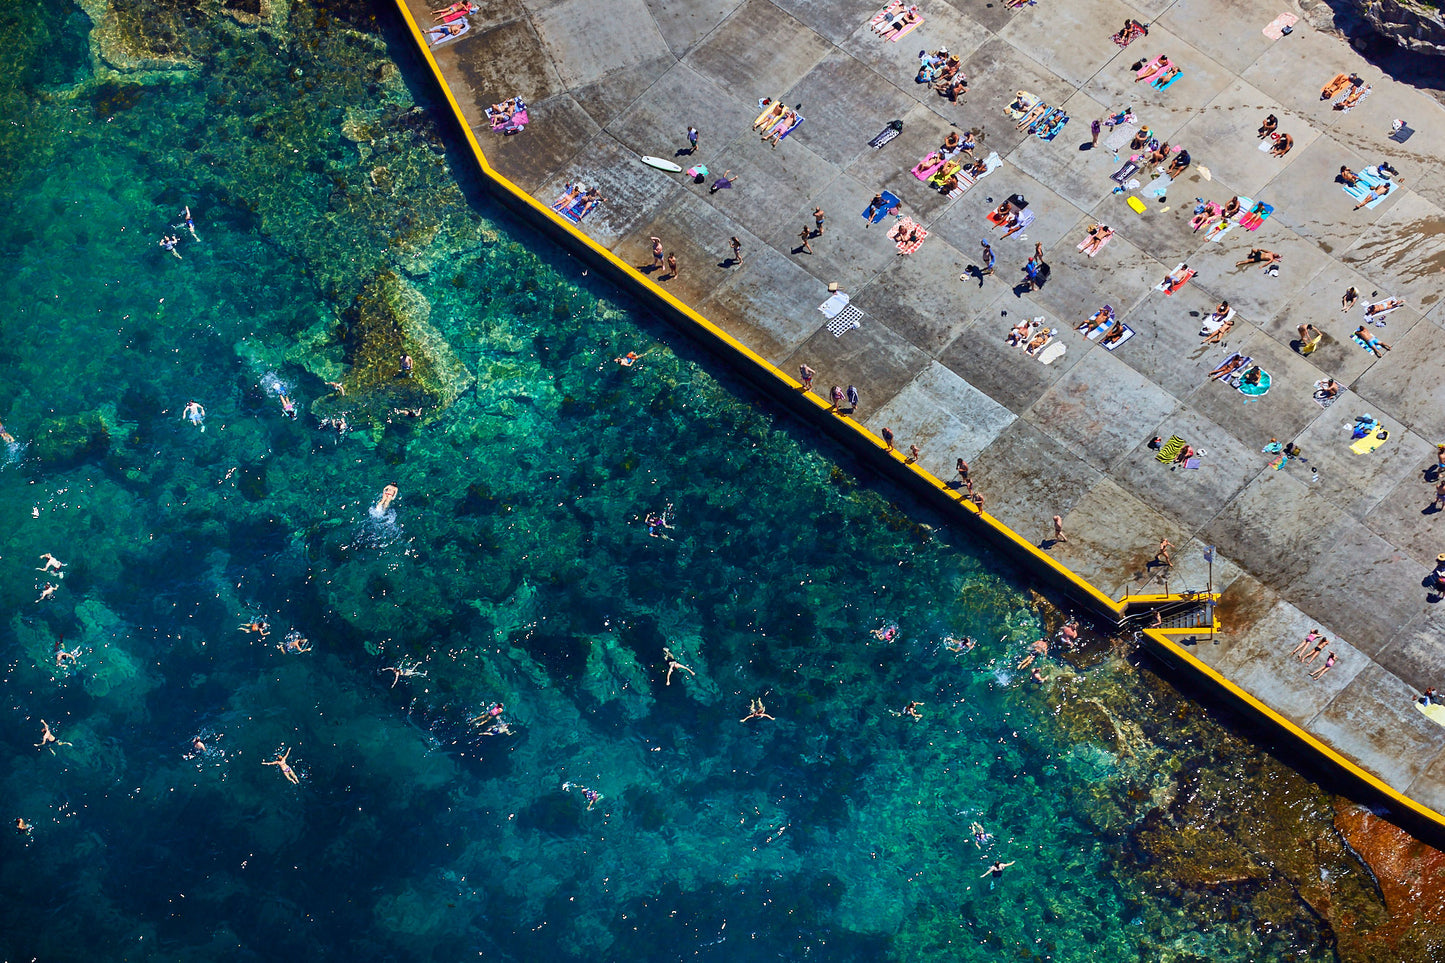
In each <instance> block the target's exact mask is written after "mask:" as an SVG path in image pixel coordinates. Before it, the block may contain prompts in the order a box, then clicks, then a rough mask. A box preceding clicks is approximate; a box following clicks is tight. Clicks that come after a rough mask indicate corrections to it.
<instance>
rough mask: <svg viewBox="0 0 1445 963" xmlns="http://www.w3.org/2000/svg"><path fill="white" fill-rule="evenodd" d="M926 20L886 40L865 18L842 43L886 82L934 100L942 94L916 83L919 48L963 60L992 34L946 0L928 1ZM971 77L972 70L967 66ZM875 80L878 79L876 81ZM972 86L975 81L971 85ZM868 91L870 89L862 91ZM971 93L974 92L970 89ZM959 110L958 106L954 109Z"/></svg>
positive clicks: (923, 99)
mask: <svg viewBox="0 0 1445 963" xmlns="http://www.w3.org/2000/svg"><path fill="white" fill-rule="evenodd" d="M921 9H922V11H923V23H921V24H919V25H918V27H917V28H915V29H914V30H913V31H912V32H911V33H909V34H907V35H906V36H904V37H903V38H902V39H901V40H898V41H896V42H895V41H892V40H884V39H883V38H882V37H880V36H878V34H876V33H874V32H873V28H871V27H869V26H868V24H867V22H866V19H864V20H861V21H859V24H858V26H857V28H856V29H855V30H854V31H853V33H852V34H851V35H850V36H849V37H848V38H847V39H846V40H844V41H843V42H842V43H841V44H839V46H840V47H841V48H842V49H843V51H845V52H846V53H847V54H848V55H849V56H851V57H853V58H854V59H855V60H857V61H858V62H859V63H861V64H866V65H867V66H868V67H869V68H871V69H872V70H873V71H874V72H875V73H876V74H877V75H878V78H880V79H881V80H883V81H884V82H886V83H888V84H891V85H893V86H894V87H897V88H898V89H899V90H902V91H903V92H904V93H906V94H907V95H908V96H909V97H911V98H913V99H914V100H915V101H918V102H920V103H925V102H927V103H933V102H934V101H938V100H939V99H940V98H939V96H938V94H937V93H935V92H934V91H932V90H930V89H929V88H928V86H927V85H926V84H919V83H915V80H916V79H917V77H918V51H920V50H926V51H929V52H930V53H931V52H933V51H935V50H938V49H940V48H947V49H948V52H949V53H951V54H954V55H956V56H957V57H959V58H960V59H961V60H967V58H968V56H969V55H970V54H972V53H973V52H974V51H975V50H977V49H978V48H979V47H980V46H981V45H982V44H984V43H985V42H986V41H988V40H989V38H990V34H989V32H988V31H987V30H985V29H984V28H983V27H981V26H979V25H978V24H977V23H975V22H974V21H973V20H970V19H969V18H968V17H965V16H963V15H962V14H961V13H959V12H958V11H957V10H955V9H954V8H953V7H950V6H949V5H948V4H946V3H929V4H925V5H923V6H922V7H921ZM964 73H966V74H968V77H969V80H970V81H972V80H973V74H972V73H969V72H968V70H967V69H966V68H965V69H964ZM875 83H876V81H875ZM969 86H970V87H972V83H970V85H969ZM860 93H864V94H866V93H867V91H860ZM970 95H971V92H970ZM954 112H955V113H957V109H956V108H955V110H954Z"/></svg>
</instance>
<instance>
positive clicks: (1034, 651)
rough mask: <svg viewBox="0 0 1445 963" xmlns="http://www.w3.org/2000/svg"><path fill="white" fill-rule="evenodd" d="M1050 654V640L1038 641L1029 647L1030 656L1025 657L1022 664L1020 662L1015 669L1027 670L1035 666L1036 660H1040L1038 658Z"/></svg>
mask: <svg viewBox="0 0 1445 963" xmlns="http://www.w3.org/2000/svg"><path fill="white" fill-rule="evenodd" d="M1048 654H1049V643H1048V640H1047V639H1039V640H1037V641H1035V642H1033V643H1032V644H1030V645H1029V654H1028V655H1026V656H1024V658H1023V660H1022V661H1021V662H1019V664H1018V665H1016V666H1014V668H1015V669H1027V668H1028V667H1029V666H1031V665H1033V664H1034V659H1036V658H1038V657H1039V656H1041V655H1048Z"/></svg>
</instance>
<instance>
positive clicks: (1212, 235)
mask: <svg viewBox="0 0 1445 963" xmlns="http://www.w3.org/2000/svg"><path fill="white" fill-rule="evenodd" d="M1232 230H1234V221H1232V220H1230V219H1229V218H1227V217H1225V218H1220V219H1219V220H1218V221H1217V222H1215V223H1214V224H1213V225H1212V226H1211V227H1210V228H1209V230H1208V231H1205V232H1204V239H1205V240H1206V241H1213V242H1214V243H1216V244H1218V243H1219V242H1220V241H1222V240H1224V235H1226V234H1228V233H1229V232H1230V231H1232Z"/></svg>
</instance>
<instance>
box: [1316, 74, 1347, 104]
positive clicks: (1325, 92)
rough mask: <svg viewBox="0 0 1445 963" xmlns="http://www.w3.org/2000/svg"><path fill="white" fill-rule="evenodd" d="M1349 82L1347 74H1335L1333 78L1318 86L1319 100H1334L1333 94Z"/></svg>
mask: <svg viewBox="0 0 1445 963" xmlns="http://www.w3.org/2000/svg"><path fill="white" fill-rule="evenodd" d="M1349 84H1350V75H1349V74H1335V76H1334V78H1333V79H1332V80H1331V81H1330V82H1329V83H1327V84H1325V85H1324V86H1323V87H1321V88H1320V100H1334V99H1335V95H1336V94H1338V93H1339V92H1340V91H1342V90H1344V89H1345V88H1346V87H1348V86H1349Z"/></svg>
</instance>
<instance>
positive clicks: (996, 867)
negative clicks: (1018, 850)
mask: <svg viewBox="0 0 1445 963" xmlns="http://www.w3.org/2000/svg"><path fill="white" fill-rule="evenodd" d="M1016 862H1018V860H1016V859H1015V860H1012V861H1011V862H1007V863H1000V862H999V861H998V860H994V861H993V865H992V866H990V867H989V868H988V869H986V870H984V873H983V876H980V877H979V879H984V878H985V877H988V876H992V877H993V878H994V879H998V878H999V877H1000V876H1002V875H1003V871H1004V870H1006V869H1008V868H1009V867H1010V866H1012V865H1013V864H1014V863H1016Z"/></svg>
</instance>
